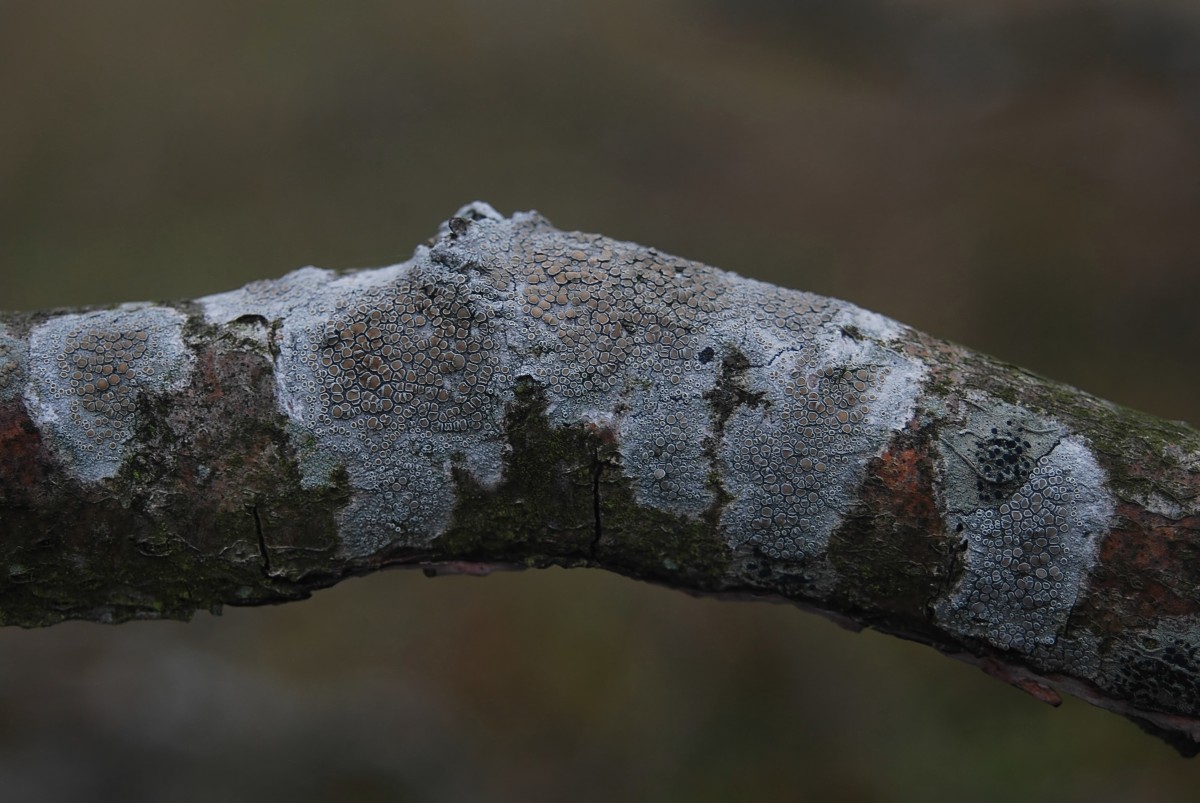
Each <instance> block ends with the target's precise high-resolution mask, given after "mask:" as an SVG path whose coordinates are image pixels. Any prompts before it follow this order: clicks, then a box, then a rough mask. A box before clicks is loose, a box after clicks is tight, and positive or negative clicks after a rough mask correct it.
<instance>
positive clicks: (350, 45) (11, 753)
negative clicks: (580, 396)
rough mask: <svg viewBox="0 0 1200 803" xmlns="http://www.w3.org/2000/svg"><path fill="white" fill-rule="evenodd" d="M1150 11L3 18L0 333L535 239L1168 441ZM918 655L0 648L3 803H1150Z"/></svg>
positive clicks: (516, 602)
mask: <svg viewBox="0 0 1200 803" xmlns="http://www.w3.org/2000/svg"><path fill="white" fill-rule="evenodd" d="M1195 8H1196V6H1195V4H1194V3H1185V2H1178V3H1176V2H1166V0H1163V1H1162V2H1137V0H1126V1H1125V2H1086V3H1085V2H1082V0H1081V1H1080V2H1061V1H1060V2H1000V0H995V1H994V2H993V1H991V0H976V1H975V2H950V0H926V1H925V2H916V1H915V0H910V1H909V2H884V1H883V0H804V1H803V2H785V1H784V0H708V1H707V2H690V3H689V2H682V0H676V1H672V0H607V2H604V3H595V4H585V3H582V2H564V1H563V0H557V1H555V0H544V1H540V2H539V1H535V0H524V1H523V2H486V1H485V0H474V2H465V1H459V2H437V3H428V4H425V3H384V2H347V3H338V4H334V3H328V4H318V3H301V2H290V3H282V2H280V3H273V4H271V3H247V2H235V1H234V0H227V1H226V2H215V1H214V0H208V1H207V2H196V3H184V2H161V3H152V2H141V3H138V2H116V1H114V0H107V1H106V2H103V3H99V2H97V3H91V2H36V3H35V2H13V1H12V0H3V1H0V308H36V307H44V306H53V305H64V304H93V303H106V302H112V301H120V300H131V299H143V298H171V297H179V296H195V295H202V294H205V293H211V292H217V291H221V290H225V289H229V288H232V287H235V286H238V285H240V284H243V283H245V282H247V281H249V280H252V279H260V278H270V277H274V276H278V275H280V274H282V273H284V272H286V271H287V270H290V269H292V268H295V267H298V266H301V265H304V264H310V263H311V264H317V265H321V266H326V267H350V266H370V265H380V264H388V263H392V262H396V261H400V260H402V259H405V258H407V256H408V255H409V253H410V252H411V250H412V248H413V246H414V245H416V244H417V243H418V242H421V241H423V240H424V239H426V238H427V237H429V236H430V235H432V234H433V232H434V231H435V229H436V226H437V223H438V222H439V221H440V220H441V219H443V218H445V217H446V216H448V215H449V214H450V213H452V212H453V211H454V210H455V209H456V208H457V207H458V206H459V205H461V204H463V203H465V202H467V201H470V200H473V199H476V198H480V199H484V200H487V201H490V202H491V203H492V204H494V205H495V206H496V207H497V208H499V209H500V210H501V211H503V212H505V213H508V212H512V211H514V210H519V209H529V208H537V209H539V210H540V211H542V212H543V213H544V214H546V215H547V216H548V217H549V218H550V219H551V220H553V221H554V222H555V223H557V224H558V225H559V226H561V227H564V228H579V229H584V230H591V231H600V232H604V233H606V234H610V235H613V236H616V237H620V238H623V239H632V240H637V241H640V242H643V243H647V244H652V245H655V246H658V247H660V248H663V249H665V250H669V251H673V252H676V253H679V254H682V255H685V256H688V257H693V258H696V259H700V260H703V261H706V262H709V263H712V264H715V265H719V266H721V267H725V268H729V269H732V270H736V271H738V272H740V273H743V274H746V275H750V276H755V277H758V278H763V279H767V280H770V281H774V282H777V283H780V284H784V285H788V286H793V287H799V288H803V289H807V290H813V291H817V292H820V293H825V294H829V295H834V296H839V297H842V298H847V299H850V300H853V301H855V302H857V303H859V304H861V305H863V306H866V307H868V308H871V309H874V310H877V311H879V312H883V313H886V314H888V315H890V316H892V317H895V318H897V319H900V320H902V321H904V322H905V323H909V324H912V325H914V326H916V327H918V328H921V329H924V330H927V331H929V332H931V333H933V334H936V335H939V336H942V337H946V338H949V339H953V340H957V341H960V342H963V343H966V344H968V345H971V346H973V347H975V348H978V349H980V350H983V351H987V352H990V353H993V354H996V355H998V356H1000V357H1002V358H1005V359H1008V360H1011V361H1013V362H1016V363H1020V364H1023V365H1026V366H1028V367H1031V368H1034V369H1036V370H1038V371H1040V372H1042V373H1045V374H1049V375H1052V376H1054V377H1056V378H1060V379H1065V380H1067V381H1070V382H1073V383H1075V384H1077V385H1079V386H1081V387H1084V388H1086V389H1088V390H1090V391H1093V392H1095V393H1098V394H1100V395H1102V396H1106V397H1108V398H1111V399H1113V400H1115V401H1119V402H1122V403H1125V404H1129V405H1132V406H1135V407H1139V408H1142V409H1145V410H1149V411H1151V412H1154V413H1157V414H1159V415H1163V416H1167V417H1171V418H1181V419H1187V420H1190V421H1193V422H1196V421H1200V395H1198V393H1197V391H1198V389H1200V375H1198V373H1197V367H1198V360H1197V354H1198V345H1200V318H1198V316H1197V310H1198V307H1200V305H1198V302H1200V265H1198V260H1197V254H1200V214H1198V213H1200V14H1198V13H1197V12H1196V11H1194V10H1193V9H1195ZM1198 788H1200V764H1196V763H1195V762H1190V763H1189V762H1185V761H1183V760H1181V759H1179V758H1177V757H1176V756H1175V755H1174V754H1173V753H1171V752H1170V751H1169V749H1168V748H1166V747H1164V746H1162V745H1160V744H1159V743H1157V742H1155V741H1153V740H1151V739H1150V738H1148V737H1145V736H1143V735H1141V734H1140V733H1139V732H1138V731H1137V730H1136V728H1135V727H1134V726H1133V725H1131V724H1129V723H1127V722H1125V721H1124V720H1122V719H1119V718H1117V717H1115V716H1112V715H1109V714H1106V713H1103V712H1100V711H1098V710H1095V709H1092V708H1090V707H1088V706H1086V705H1084V704H1082V703H1078V702H1075V701H1068V702H1067V703H1066V704H1065V705H1064V706H1063V707H1062V708H1061V709H1059V710H1057V711H1054V710H1051V709H1050V708H1048V707H1046V706H1044V705H1042V704H1040V703H1036V702H1034V701H1033V700H1032V699H1030V698H1027V697H1025V696H1024V695H1022V694H1021V693H1019V692H1017V691H1015V690H1012V689H1010V688H1008V687H1006V686H1003V685H1001V684H999V683H998V682H996V681H992V680H989V679H987V678H985V677H984V676H983V675H982V674H981V673H979V672H978V671H977V670H974V669H971V668H969V667H966V666H962V665H958V664H956V663H954V662H952V661H949V660H946V659H944V658H941V657H939V656H937V655H935V654H933V653H932V652H930V651H927V650H925V649H923V648H919V647H915V646H913V645H909V644H905V643H902V642H899V641H896V640H891V639H885V638H883V637H880V636H877V635H874V634H862V635H850V634H848V633H844V632H842V631H839V630H837V629H835V628H834V627H833V626H832V625H829V624H827V623H825V622H824V621H822V620H820V619H818V618H816V617H813V616H810V615H807V614H804V613H801V612H799V611H796V610H793V609H791V608H787V607H777V606H770V605H766V604H758V605H752V604H733V603H717V602H714V601H710V600H693V599H690V598H687V597H685V596H683V595H679V594H675V593H672V592H668V591H664V590H659V589H655V588H651V587H648V586H645V585H640V584H637V583H634V582H631V581H627V580H624V579H621V578H618V577H612V576H606V575H601V574H598V573H593V572H586V571H574V572H561V571H547V572H540V573H525V574H516V575H504V576H498V577H492V578H489V579H487V580H469V579H444V580H437V581H429V580H425V579H423V578H422V577H420V576H419V575H418V574H408V573H396V574H385V575H379V576H375V577H371V578H368V579H365V580H359V581H352V582H348V583H345V584H344V585H342V586H340V587H338V588H335V589H332V590H329V591H326V592H322V593H320V594H318V595H317V596H316V597H315V598H314V599H313V600H311V601H308V602H304V603H300V604H296V605H290V606H285V607H282V608H276V609H258V610H236V609H234V610H227V612H226V615H225V616H224V618H221V619H216V618H213V617H210V616H208V615H207V614H205V615H201V616H199V617H198V618H197V620H196V621H195V622H193V623H192V624H189V625H181V624H171V623H145V624H133V625H125V626H122V627H119V628H105V627H100V626H96V625H88V624H68V625H63V626H59V627H55V628H53V629H50V630H47V631H41V632H21V631H3V632H0V789H2V790H3V798H4V799H5V800H24V799H45V800H58V799H63V800H65V799H76V800H85V799H93V800H112V801H143V800H144V801H152V800H154V801H157V800H167V799H170V800H176V801H185V800H196V801H210V800H215V799H221V800H255V801H259V800H276V799H277V800H296V801H307V800H326V799H340V800H344V799H363V800H396V799H403V800H410V799H411V800H446V801H469V800H542V799H551V800H553V799H572V800H579V801H609V800H667V801H694V800H696V801H726V800H735V799H736V800H754V801H758V800H766V801H791V800H822V801H826V800H834V801H837V800H846V801H857V800H944V799H956V800H958V799H961V800H972V801H974V800H997V801H999V800H1011V799H1018V798H1019V799H1022V800H1025V801H1042V800H1045V801H1074V800H1079V801H1108V800H1111V801H1125V800H1131V799H1137V800H1139V801H1157V800H1175V799H1186V798H1187V797H1190V796H1192V795H1194V794H1196V793H1197V789H1198Z"/></svg>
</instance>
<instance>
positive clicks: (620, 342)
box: [0, 204, 1200, 752]
mask: <svg viewBox="0 0 1200 803" xmlns="http://www.w3.org/2000/svg"><path fill="white" fill-rule="evenodd" d="M396 565H411V566H420V567H423V568H425V569H426V570H427V571H428V572H429V573H437V572H439V571H469V572H471V573H483V572H486V571H487V570H488V569H490V568H493V567H498V566H517V567H531V566H549V565H559V566H597V567H601V568H606V569H610V570H613V571H617V572H620V573H622V574H625V575H628V576H631V577H637V578H641V579H645V580H650V581H654V582H658V583H662V584H665V585H669V586H673V587H677V588H681V589H685V590H688V591H691V592H700V593H712V594H723V595H736V596H754V597H775V598H785V599H788V600H791V601H793V602H795V603H797V604H799V605H802V606H805V607H808V608H814V609H819V610H822V611H825V612H827V613H829V614H831V615H835V616H839V617H843V618H848V619H850V620H853V621H854V622H856V623H858V624H860V625H867V626H871V627H876V628H878V629H880V630H883V631H886V632H889V633H894V634H896V635H900V636H903V637H905V638H909V639H915V640H918V641H922V642H925V643H928V644H930V645H933V646H934V647H936V648H937V649H939V650H942V651H943V652H946V653H948V654H951V655H955V656H957V657H960V658H965V659H967V660H971V661H973V662H975V663H978V664H979V665H981V666H982V667H984V668H985V669H986V670H987V671H989V672H991V673H992V674H994V675H997V676H999V677H1002V678H1004V679H1005V680H1007V681H1008V682H1011V683H1013V684H1015V685H1017V686H1018V687H1020V688H1023V689H1025V690H1026V691H1029V692H1030V693H1032V694H1034V695H1035V696H1037V697H1039V699H1045V700H1048V701H1054V700H1057V695H1056V693H1055V692H1054V689H1059V690H1064V691H1067V692H1070V693H1072V694H1076V695H1079V696H1082V697H1084V698H1085V699H1088V700H1090V701H1091V702H1094V703H1096V704H1098V705H1102V706H1105V707H1108V708H1111V709H1114V710H1116V711H1119V712H1121V713H1123V714H1126V715H1128V716H1130V717H1131V718H1133V719H1135V720H1136V721H1138V722H1139V723H1141V724H1142V725H1143V726H1144V727H1146V728H1148V729H1150V730H1153V731H1155V732H1157V733H1159V734H1160V735H1163V736H1164V737H1166V738H1167V739H1169V740H1170V741H1171V742H1172V743H1173V744H1174V745H1176V746H1177V747H1179V748H1180V749H1181V750H1182V751H1184V752H1195V750H1196V748H1197V745H1198V744H1200V693H1198V685H1197V677H1198V674H1200V434H1198V433H1197V432H1196V431H1195V430H1193V429H1190V428H1188V427H1186V426H1184V425H1180V424H1173V423H1168V422H1164V421H1160V420H1157V419H1154V418H1151V417H1149V416H1145V415H1141V414H1138V413H1135V412H1132V411H1130V410H1124V409H1120V408H1117V407H1115V406H1113V405H1111V404H1108V403H1106V402H1103V401H1100V400H1098V399H1095V398H1093V397H1091V396H1088V395H1087V394H1085V393H1082V392H1080V391H1078V390H1075V389H1073V388H1068V387H1065V386H1062V385H1058V384H1055V383H1053V382H1049V381H1047V380H1045V379H1042V378H1040V377H1037V376H1034V375H1032V374H1030V373H1027V372H1025V371H1022V370H1020V369H1018V368H1014V367H1012V366H1008V365H1003V364H1000V363H998V362H996V361H994V360H992V359H990V358H988V357H985V356H982V355H979V354H975V353H973V352H970V351H967V350H965V349H962V348H960V347H958V346H954V345H951V344H947V343H944V342H941V341H938V340H934V339H932V338H929V337H927V336H925V335H922V334H920V333H919V332H915V331H913V330H912V329H909V328H907V327H904V326H902V325H900V324H897V323H895V322H893V321H890V320H888V319H886V318H883V317H881V316H878V315H875V314H873V313H870V312H866V311H864V310H862V309H859V308H858V307H855V306H853V305H852V304H848V303H844V302H841V301H836V300H833V299H828V298H822V297H820V296H815V295H811V294H809V293H802V292H798V291H794V290H786V289H782V288H778V287H773V286H771V285H767V284H763V283H761V282H756V281H751V280H748V279H743V278H740V277H738V276H735V275H733V274H730V273H725V272H722V271H719V270H716V269H713V268H710V267H707V266H705V265H701V264H698V263H696V262H690V261H687V260H683V259H678V258H676V257H672V256H668V255H666V254H662V253H660V252H658V251H656V250H654V249H652V248H643V247H641V246H638V245H634V244H631V243H623V242H616V241H613V240H610V239H607V238H604V237H600V236H596V235H591V234H581V233H578V232H562V231H558V230H557V229H554V228H553V227H552V226H551V225H550V224H549V223H547V222H546V221H545V220H544V219H542V218H541V217H539V216H538V215H536V214H518V215H514V216H513V217H511V218H504V217H501V216H500V215H498V214H497V213H496V212H495V211H494V210H492V209H491V208H490V207H488V206H487V205H485V204H472V205H470V206H468V207H466V208H464V209H463V210H461V211H460V212H459V213H458V214H457V215H456V216H455V217H454V218H452V219H451V220H450V221H448V222H447V223H446V224H444V225H443V227H442V230H441V232H440V234H439V236H438V238H437V239H436V240H435V241H434V242H433V243H432V245H429V246H422V247H420V248H418V249H417V251H416V253H415V254H414V256H413V258H412V259H411V260H409V261H408V262H405V263H403V264H400V265H395V266H393V267H389V268H383V269H380V270H371V271H359V272H352V273H340V274H339V273H336V272H333V271H328V270H318V269H315V268H305V269H303V270H299V271H296V272H295V273H292V274H289V275H288V276H285V277H283V278H282V279H279V280H277V281H270V282H258V283H255V284H251V285H249V286H247V287H245V288H242V289H241V290H236V291H234V292H230V293H224V294H221V295H216V296H210V297H207V298H202V299H199V300H196V301H191V302H182V303H176V304H167V305H155V304H128V305H122V306H119V307H116V308H112V309H88V310H75V311H53V312H44V313H33V314H18V313H13V314H7V315H3V316H0V577H2V578H3V579H2V580H0V621H2V622H3V623H6V624H14V625H21V626H27V627H32V626H39V625H47V624H51V623H54V622H58V621H61V620H63V619H68V618H84V619H94V620H100V621H123V620H127V619H132V618H152V617H187V616H189V615H191V613H192V612H193V611H195V610H197V609H205V608H214V607H219V606H220V605H222V604H239V605H250V604H262V603H273V602H281V601H286V600H290V599H297V598H301V597H304V596H307V595H308V594H310V593H311V592H312V590H313V589H316V588H320V587H323V586H327V585H330V584H332V583H334V582H337V581H338V580H339V579H341V578H343V577H347V576H350V575H356V574H362V573H365V572H370V571H373V570H376V569H379V568H382V567H385V566H396Z"/></svg>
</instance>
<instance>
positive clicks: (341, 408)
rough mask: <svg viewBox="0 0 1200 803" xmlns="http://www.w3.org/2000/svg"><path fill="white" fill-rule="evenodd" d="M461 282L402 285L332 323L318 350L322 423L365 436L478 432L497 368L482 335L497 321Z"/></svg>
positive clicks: (491, 343) (315, 366)
mask: <svg viewBox="0 0 1200 803" xmlns="http://www.w3.org/2000/svg"><path fill="white" fill-rule="evenodd" d="M458 278H459V280H460V281H458V282H457V283H456V282H454V281H444V282H438V283H428V284H421V285H417V284H411V283H407V282H404V283H401V284H400V285H398V286H397V287H395V288H393V289H392V290H391V291H389V293H388V295H387V296H386V297H383V298H380V299H379V300H377V301H374V302H371V303H359V304H357V305H355V306H354V307H353V308H351V309H348V310H346V311H345V313H344V314H342V315H339V316H337V317H334V318H332V319H331V320H329V321H328V322H327V323H326V325H325V331H324V335H323V337H322V338H321V340H320V342H318V343H316V344H315V345H314V346H313V350H312V352H311V362H310V364H311V367H312V368H313V369H314V371H315V373H316V374H317V375H318V376H319V377H320V379H321V382H320V386H319V389H318V393H319V398H320V406H321V408H322V409H323V410H324V413H322V414H321V416H320V420H321V422H322V423H324V424H326V425H329V426H332V427H335V428H339V429H345V428H347V427H348V428H350V429H352V430H358V429H361V430H363V431H364V432H365V431H378V430H387V429H388V428H389V427H391V426H392V424H393V422H395V423H396V425H397V426H398V427H399V428H403V429H409V428H412V427H420V428H423V429H433V430H437V431H443V432H462V431H467V430H472V429H479V428H480V427H481V426H482V424H483V413H482V412H481V410H482V407H483V391H484V388H485V387H486V386H487V384H488V382H490V381H491V379H492V376H493V373H494V371H495V367H494V366H493V364H492V361H491V360H490V358H489V355H490V352H491V351H492V350H493V349H494V348H495V342H494V340H493V338H492V337H491V336H490V335H489V334H486V333H485V332H486V331H488V330H490V328H491V320H492V318H493V317H494V316H495V313H494V311H493V310H492V309H491V308H490V307H486V306H482V305H475V307H474V308H472V305H471V303H470V301H469V300H468V299H467V297H466V294H465V293H460V292H458V290H459V289H460V288H461V286H462V279H461V277H458Z"/></svg>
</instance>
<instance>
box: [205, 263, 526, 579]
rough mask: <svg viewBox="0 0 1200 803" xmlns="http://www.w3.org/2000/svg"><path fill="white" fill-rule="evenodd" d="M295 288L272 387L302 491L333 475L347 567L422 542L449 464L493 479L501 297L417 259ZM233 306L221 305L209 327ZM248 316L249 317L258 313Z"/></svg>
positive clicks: (307, 277) (288, 297)
mask: <svg viewBox="0 0 1200 803" xmlns="http://www.w3.org/2000/svg"><path fill="white" fill-rule="evenodd" d="M296 283H301V284H304V285H306V286H308V285H310V284H311V285H312V286H311V287H310V288H309V291H310V292H307V293H306V294H300V295H297V294H294V293H291V292H290V291H288V292H287V293H285V301H283V302H282V303H284V304H286V305H287V315H286V317H285V318H284V320H283V323H282V325H281V327H280V329H279V331H278V333H277V336H276V343H275V345H276V348H277V349H278V355H277V357H276V378H277V398H278V403H279V405H280V407H281V409H282V410H283V411H284V412H285V413H286V414H287V415H288V417H289V419H290V420H291V421H292V422H293V423H294V426H295V433H296V436H297V437H296V440H297V442H298V443H299V450H298V451H299V455H300V458H301V467H302V469H303V473H304V482H305V483H306V484H307V485H309V486H312V487H315V486H320V485H324V484H327V483H328V478H329V477H330V476H331V475H332V474H333V473H334V472H336V471H337V470H338V469H339V468H344V470H345V471H346V472H347V474H348V476H349V482H350V486H351V488H352V497H351V500H350V502H349V504H348V505H347V507H346V508H345V509H344V510H343V511H342V513H341V520H340V522H339V531H340V533H341V537H342V545H343V550H344V552H345V554H346V555H348V556H351V557H363V556H367V555H371V554H375V553H377V552H379V551H381V550H384V549H386V548H388V547H392V546H413V545H420V544H423V543H427V542H428V540H429V539H430V538H432V537H433V536H434V535H436V534H437V533H439V532H441V531H442V530H443V529H444V528H445V526H446V525H447V523H448V522H449V518H450V513H451V510H452V508H453V503H454V489H453V483H452V478H451V463H452V459H455V460H457V458H456V456H461V460H460V461H459V462H461V464H462V465H463V466H464V467H465V469H466V470H468V471H470V472H471V473H472V474H473V475H474V476H478V477H483V478H484V481H485V482H486V481H487V478H488V477H490V476H493V475H496V474H497V472H498V467H499V465H500V450H501V448H502V442H501V437H500V435H501V429H500V423H501V418H502V412H503V398H504V395H505V393H504V391H505V389H506V387H507V385H508V383H509V382H510V379H509V375H508V374H506V373H504V372H503V371H501V370H499V366H501V365H502V364H503V360H501V359H500V356H499V355H500V353H501V352H502V350H503V341H502V339H501V334H500V331H499V327H497V325H496V317H497V312H498V311H499V310H500V309H501V308H502V306H503V301H504V299H503V298H502V297H501V294H500V293H499V292H498V291H496V290H495V289H494V288H492V287H490V286H489V285H488V284H487V283H486V282H482V281H480V280H479V278H478V276H477V275H471V274H470V273H467V272H458V271H454V270H449V269H447V268H446V267H444V266H442V265H438V264H436V263H434V262H433V261H432V260H430V259H429V257H428V250H427V249H419V250H418V252H417V254H416V256H415V257H414V258H413V260H411V261H410V262H407V263H404V264H402V265H397V266H393V267H390V268H384V269H381V270H375V271H363V272H359V273H353V274H349V275H346V276H341V277H333V276H331V275H330V274H327V273H319V272H315V271H308V272H306V273H305V274H304V275H302V276H297V277H294V279H293V284H296ZM242 303H243V301H238V302H237V303H236V304H232V305H231V304H230V302H229V301H223V302H221V305H222V306H223V307H224V309H223V311H222V312H221V313H220V314H221V316H222V317H228V316H229V315H231V314H232V313H234V312H240V311H241V310H242V309H244V307H242V306H241V304H242ZM253 305H254V306H255V307H256V308H257V309H258V310H259V312H257V313H250V314H263V313H262V312H261V309H262V303H261V302H253ZM210 309H211V310H213V311H214V312H216V311H217V310H218V307H217V306H216V305H211V306H210ZM241 314H248V313H246V312H241Z"/></svg>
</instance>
